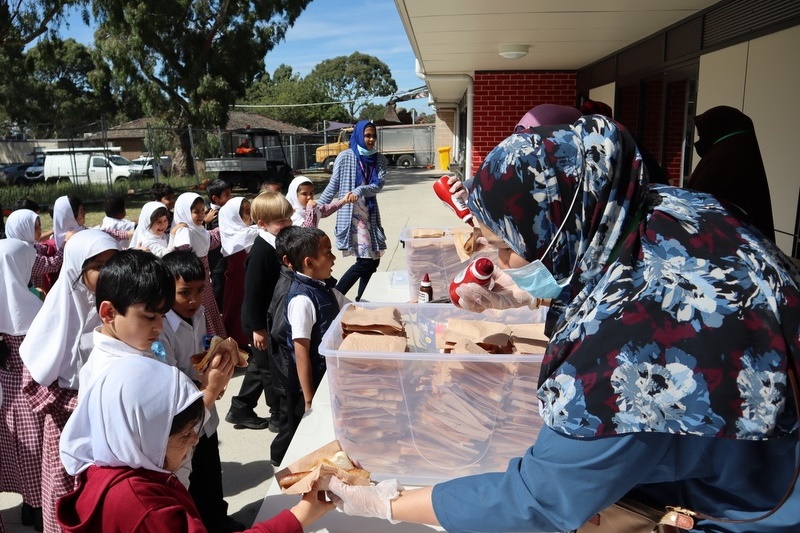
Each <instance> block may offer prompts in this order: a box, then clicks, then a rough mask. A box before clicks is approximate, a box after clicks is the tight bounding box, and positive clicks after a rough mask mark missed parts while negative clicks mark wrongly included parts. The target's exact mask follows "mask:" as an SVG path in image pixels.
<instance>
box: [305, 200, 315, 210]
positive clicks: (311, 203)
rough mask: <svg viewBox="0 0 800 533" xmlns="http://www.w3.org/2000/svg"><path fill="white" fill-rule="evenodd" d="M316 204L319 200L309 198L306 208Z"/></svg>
mask: <svg viewBox="0 0 800 533" xmlns="http://www.w3.org/2000/svg"><path fill="white" fill-rule="evenodd" d="M315 205H317V202H316V200H309V201H308V202H307V203H306V208H308V207H314V206H315Z"/></svg>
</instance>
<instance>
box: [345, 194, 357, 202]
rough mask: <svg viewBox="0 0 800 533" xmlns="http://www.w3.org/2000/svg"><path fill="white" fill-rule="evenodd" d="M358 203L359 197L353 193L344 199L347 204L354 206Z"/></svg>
mask: <svg viewBox="0 0 800 533" xmlns="http://www.w3.org/2000/svg"><path fill="white" fill-rule="evenodd" d="M357 201H358V195H357V194H355V193H354V192H352V191H351V192H349V193H347V196H345V197H344V202H345V203H347V204H352V203H354V202H357Z"/></svg>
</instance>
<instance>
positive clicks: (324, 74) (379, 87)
mask: <svg viewBox="0 0 800 533" xmlns="http://www.w3.org/2000/svg"><path fill="white" fill-rule="evenodd" d="M307 77H308V78H311V79H312V80H313V81H314V82H315V83H319V84H320V85H321V86H322V87H323V89H324V90H325V93H326V94H327V95H328V98H329V99H330V100H337V101H341V102H343V103H344V105H345V106H346V107H347V110H348V111H349V113H350V117H351V118H355V117H357V116H358V115H359V112H360V111H361V109H362V108H363V107H364V106H366V105H367V103H368V102H369V101H370V100H372V99H373V98H375V97H379V96H390V95H391V94H393V93H395V92H397V83H395V81H394V78H392V73H391V71H390V70H389V67H388V66H386V63H384V62H383V61H381V60H380V59H378V58H377V57H373V56H370V55H366V54H362V53H360V52H353V53H352V54H350V55H349V56H339V57H334V58H333V59H326V60H324V61H322V62H320V63H319V64H317V66H315V67H314V69H313V70H312V71H311V73H310V74H309V75H308V76H307Z"/></svg>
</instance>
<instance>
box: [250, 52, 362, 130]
mask: <svg viewBox="0 0 800 533" xmlns="http://www.w3.org/2000/svg"><path fill="white" fill-rule="evenodd" d="M327 101H329V100H328V96H327V95H326V94H325V91H324V90H323V89H322V87H320V86H319V85H318V84H316V83H314V82H313V80H310V79H308V78H301V77H300V75H299V74H296V73H295V72H294V71H293V70H292V67H290V66H288V65H280V66H279V67H278V68H277V69H275V72H274V73H273V75H272V77H271V78H270V76H269V75H268V74H266V75H264V76H262V77H261V78H260V79H259V80H258V81H257V82H256V83H254V84H253V85H251V86H250V88H248V90H247V95H246V96H245V99H244V103H247V104H261V105H270V106H283V107H264V108H254V109H253V111H255V112H256V113H259V114H262V115H264V116H267V117H269V118H272V119H275V120H280V121H281V122H286V123H287V124H294V125H295V126H302V127H304V128H308V129H316V128H317V126H319V125H321V124H322V123H323V121H324V120H346V119H347V118H348V115H347V110H346V109H345V108H344V107H343V106H341V105H339V104H329V105H319V104H322V103H324V102H327Z"/></svg>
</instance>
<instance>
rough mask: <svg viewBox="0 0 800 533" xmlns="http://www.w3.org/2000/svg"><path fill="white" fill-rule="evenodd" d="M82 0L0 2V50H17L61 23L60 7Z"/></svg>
mask: <svg viewBox="0 0 800 533" xmlns="http://www.w3.org/2000/svg"><path fill="white" fill-rule="evenodd" d="M80 3H83V1H82V0H8V1H4V2H0V49H4V50H6V49H11V50H18V51H21V50H22V49H23V48H24V47H25V46H26V45H27V44H30V43H31V42H33V41H34V39H36V38H37V37H40V36H41V35H43V34H44V33H45V32H46V31H47V30H48V29H53V28H55V27H57V26H59V25H60V24H61V22H62V21H63V17H64V8H65V7H67V6H70V5H77V4H80Z"/></svg>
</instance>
